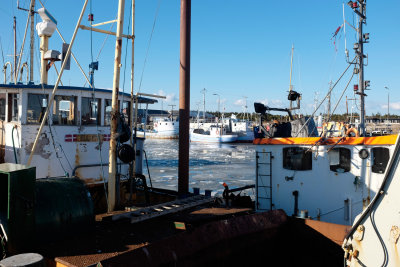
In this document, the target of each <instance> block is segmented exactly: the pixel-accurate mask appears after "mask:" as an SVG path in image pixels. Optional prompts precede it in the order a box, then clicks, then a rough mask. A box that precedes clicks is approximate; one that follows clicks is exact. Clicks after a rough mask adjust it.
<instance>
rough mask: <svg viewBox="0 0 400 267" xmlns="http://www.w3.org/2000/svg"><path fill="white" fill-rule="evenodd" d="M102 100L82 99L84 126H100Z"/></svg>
mask: <svg viewBox="0 0 400 267" xmlns="http://www.w3.org/2000/svg"><path fill="white" fill-rule="evenodd" d="M99 111H100V99H99V98H92V97H82V103H81V113H82V117H81V120H82V121H81V123H82V125H100V112H99Z"/></svg>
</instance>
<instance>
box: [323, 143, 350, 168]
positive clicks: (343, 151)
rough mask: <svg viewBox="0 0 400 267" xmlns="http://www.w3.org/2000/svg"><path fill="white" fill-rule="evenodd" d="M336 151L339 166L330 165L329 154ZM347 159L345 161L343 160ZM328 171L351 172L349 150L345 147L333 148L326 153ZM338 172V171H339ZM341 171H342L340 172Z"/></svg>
mask: <svg viewBox="0 0 400 267" xmlns="http://www.w3.org/2000/svg"><path fill="white" fill-rule="evenodd" d="M336 151H338V153H339V164H335V165H332V163H331V162H332V161H331V156H330V155H329V153H333V152H336ZM345 157H347V161H346V160H345V159H344V158H345ZM328 159H329V169H330V170H331V171H333V172H336V173H345V172H350V171H351V150H350V149H348V148H345V147H334V148H332V149H331V150H330V151H329V152H328ZM339 170H340V171H339ZM341 170H343V171H341Z"/></svg>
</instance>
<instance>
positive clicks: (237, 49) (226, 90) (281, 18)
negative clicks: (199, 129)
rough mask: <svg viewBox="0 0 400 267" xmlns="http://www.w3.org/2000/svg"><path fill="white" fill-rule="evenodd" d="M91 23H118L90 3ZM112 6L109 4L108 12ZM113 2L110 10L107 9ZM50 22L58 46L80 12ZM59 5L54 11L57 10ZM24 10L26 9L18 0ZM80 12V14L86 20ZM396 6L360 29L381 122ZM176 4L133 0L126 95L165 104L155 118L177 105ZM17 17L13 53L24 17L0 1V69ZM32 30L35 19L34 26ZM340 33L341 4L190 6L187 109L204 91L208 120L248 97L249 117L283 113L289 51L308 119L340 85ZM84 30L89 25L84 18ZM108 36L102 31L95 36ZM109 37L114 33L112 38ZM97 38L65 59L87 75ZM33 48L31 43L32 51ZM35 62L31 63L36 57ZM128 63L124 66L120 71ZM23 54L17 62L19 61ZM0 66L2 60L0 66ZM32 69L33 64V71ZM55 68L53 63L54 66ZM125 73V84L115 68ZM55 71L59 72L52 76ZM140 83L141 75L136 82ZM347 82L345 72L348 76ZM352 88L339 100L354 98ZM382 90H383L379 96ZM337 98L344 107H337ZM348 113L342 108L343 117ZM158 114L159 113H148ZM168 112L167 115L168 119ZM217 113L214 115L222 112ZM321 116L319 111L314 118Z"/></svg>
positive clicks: (102, 65) (394, 60)
mask: <svg viewBox="0 0 400 267" xmlns="http://www.w3.org/2000/svg"><path fill="white" fill-rule="evenodd" d="M92 1H93V2H92V13H93V14H94V19H95V23H98V22H103V21H108V20H111V19H114V18H115V16H116V14H117V4H116V2H117V1H105V0H92ZM112 2H113V3H112ZM114 2H115V3H114ZM43 3H44V4H45V6H46V7H47V9H48V10H49V11H50V13H51V14H52V15H53V16H54V17H55V18H56V19H57V20H58V27H59V29H60V31H61V32H62V34H63V35H64V37H65V39H66V40H70V39H71V37H72V33H73V29H74V27H75V24H76V22H77V19H78V15H79V13H80V10H81V8H82V5H83V1H78V0H70V1H54V0H53V1H51V0H47V1H43ZM61 3H62V4H61ZM20 5H21V6H23V7H25V8H27V7H28V5H29V1H28V0H20ZM158 7H159V11H158V16H157V19H156V25H155V29H154V33H153V37H152V41H151V44H150V48H149V53H148V57H147V61H146V66H145V68H143V67H144V61H145V55H146V51H147V48H148V44H149V38H150V34H151V30H152V26H153V22H154V19H155V14H156V10H157V8H158ZM129 9H130V2H129V1H126V11H127V12H126V16H125V24H124V25H125V26H124V32H125V33H127V32H128V26H130V27H131V25H128V24H129V23H128V21H129V13H128V11H129ZM89 10H90V6H89V5H88V7H87V11H86V14H88V13H90V11H89ZM398 10H400V1H397V0H389V1H385V2H384V3H382V2H381V1H368V6H367V25H366V27H365V29H364V32H369V33H370V43H369V44H366V45H365V53H366V54H368V66H367V67H366V68H365V79H366V80H370V81H371V90H370V91H368V92H367V94H368V97H367V98H366V110H367V114H371V113H377V112H380V113H382V114H385V113H386V112H387V95H388V93H389V94H390V112H391V113H396V114H400V91H399V90H398V89H399V88H398V87H399V86H398V82H397V77H398V76H399V74H400V67H399V64H398V62H400V54H399V52H398V51H397V49H398V48H399V47H400V37H399V28H400V21H399V20H398V19H396V18H397V16H398V14H396V12H398ZM179 12H180V1H179V0H161V1H160V0H136V22H135V24H136V25H135V29H136V40H135V91H137V90H138V89H139V85H140V81H141V85H140V91H141V92H146V93H156V94H164V95H166V96H167V100H165V101H163V104H162V106H163V108H164V109H167V108H168V109H170V107H168V105H172V104H174V105H178V104H179V100H178V99H179V23H180V18H179V15H180V13H179ZM345 14H346V19H347V21H349V22H350V23H353V21H354V20H355V16H353V12H352V11H351V9H350V8H348V7H347V6H346V7H345ZM14 15H15V16H17V27H18V34H17V36H18V43H19V44H20V43H21V40H22V37H23V33H24V27H25V23H26V12H24V11H20V10H17V9H16V0H2V5H1V6H0V23H1V25H2V26H1V28H0V38H1V47H2V51H3V54H4V57H5V60H6V61H7V60H11V57H10V56H8V55H11V54H12V53H13V51H12V49H13V44H12V17H13V16H14ZM39 20H40V19H39ZM342 23H343V17H342V2H341V1H332V0H325V1H316V0H308V1H291V0H288V1H265V0H248V1H238V0H230V1H228V0H201V1H192V40H191V41H192V51H191V109H193V110H195V109H197V105H198V103H200V102H201V107H202V99H203V95H202V94H201V92H200V91H201V90H202V89H203V88H206V90H207V92H206V109H207V110H210V111H216V110H217V108H218V96H215V95H213V94H219V95H220V100H221V107H222V106H225V110H226V111H242V106H243V102H244V99H245V98H244V97H247V105H248V106H249V111H253V110H254V108H253V103H254V102H263V103H265V104H267V105H269V106H277V107H286V106H288V101H287V100H286V99H287V90H288V88H289V72H290V51H291V46H292V44H293V45H294V47H295V50H294V51H295V52H294V64H293V80H292V83H293V86H294V90H297V91H299V92H301V93H302V95H303V100H302V109H301V110H300V112H301V113H308V114H310V113H311V112H312V111H313V106H314V102H315V98H317V99H318V100H319V101H321V100H322V99H323V98H324V97H325V95H326V93H327V91H328V89H329V82H330V81H331V80H332V81H333V82H335V81H336V79H337V78H338V77H339V76H340V74H341V72H342V71H343V70H344V69H345V67H346V62H345V54H344V40H345V36H344V34H343V32H341V33H340V34H339V35H338V38H337V39H336V49H337V50H335V46H334V45H333V40H331V37H332V34H333V32H334V31H335V30H336V28H337V27H338V26H339V25H341V24H342ZM83 24H85V25H88V22H87V15H85V17H84V20H83ZM101 28H102V29H105V30H108V29H109V28H110V25H105V26H102V27H101ZM112 30H113V31H115V27H113V29H112ZM104 39H105V35H103V34H99V33H93V39H92V42H91V41H90V32H88V31H82V30H81V31H79V33H78V37H77V40H76V42H75V44H74V47H73V52H74V53H75V55H76V57H77V58H78V60H79V61H80V63H81V65H82V66H83V67H84V69H85V71H88V65H89V63H90V62H91V43H92V50H93V57H94V59H96V57H97V55H98V53H99V50H100V48H101V46H102V43H103V41H104ZM346 40H347V47H348V49H349V50H350V57H352V56H353V51H352V47H353V43H354V42H355V41H356V39H355V32H354V30H352V29H351V28H350V27H346ZM35 44H36V47H37V45H38V41H36V43H35ZM126 44H127V43H126V41H124V42H123V52H124V53H123V57H122V62H123V67H122V72H121V85H120V87H121V88H123V89H124V90H125V91H126V92H129V91H130V68H129V66H130V58H131V56H130V50H131V48H130V44H129V47H128V53H127V54H125V49H126ZM114 45H115V38H114V37H109V38H108V39H107V41H106V44H105V46H104V48H103V50H102V53H101V54H100V57H99V71H98V72H96V74H95V85H96V87H101V88H111V87H112V75H113V73H112V72H113V58H114ZM49 46H50V48H51V49H56V50H61V41H60V38H59V37H58V36H57V33H55V34H54V35H53V37H52V38H51V39H50V45H49ZM36 55H37V56H36V58H38V53H36ZM125 57H127V61H126V62H127V64H125ZM26 59H27V54H25V55H24V56H23V61H25V60H26ZM0 62H1V63H2V62H3V58H2V57H1V58H0ZM36 64H37V63H36ZM57 64H59V63H57ZM125 65H127V68H126V72H125V73H126V74H125V84H123V81H124V67H125ZM59 66H60V65H58V67H59ZM35 72H36V76H35V81H36V82H37V81H38V80H39V75H37V73H39V71H38V65H36V68H35ZM142 73H143V75H142ZM349 73H350V72H349ZM56 78H57V77H56V74H55V72H54V70H51V71H50V74H49V83H50V84H53V83H54V81H55V80H56ZM349 78H350V75H346V76H345V77H344V78H343V80H342V81H341V82H340V83H339V84H338V85H337V87H336V88H335V90H334V92H333V95H332V103H333V104H332V105H333V106H334V105H335V104H336V101H337V100H338V99H339V97H340V95H341V94H342V90H343V89H344V87H345V85H346V83H347V82H348V80H349ZM62 81H63V82H64V84H71V85H77V86H83V85H84V84H85V80H84V78H83V76H82V74H81V73H80V71H79V70H78V68H77V67H76V65H75V63H73V62H72V68H71V70H70V71H67V72H65V73H64V76H63V79H62ZM357 82H358V81H357V79H353V81H352V82H351V84H350V86H349V88H348V89H347V91H346V93H345V94H344V95H345V96H347V97H348V98H354V95H353V93H352V85H353V84H355V83H357ZM385 86H386V87H388V88H389V90H386V89H385ZM344 98H345V97H344ZM351 106H354V109H353V110H354V111H357V105H354V104H352V103H349V107H350V108H351ZM152 108H161V103H160V104H157V105H154V106H152ZM176 108H177V106H175V109H176ZM221 109H222V108H221ZM324 111H325V105H324V106H323V108H321V109H320V110H319V111H318V113H320V112H324ZM337 112H338V113H344V112H346V108H345V101H343V100H342V101H341V102H340V104H339V106H338V109H337Z"/></svg>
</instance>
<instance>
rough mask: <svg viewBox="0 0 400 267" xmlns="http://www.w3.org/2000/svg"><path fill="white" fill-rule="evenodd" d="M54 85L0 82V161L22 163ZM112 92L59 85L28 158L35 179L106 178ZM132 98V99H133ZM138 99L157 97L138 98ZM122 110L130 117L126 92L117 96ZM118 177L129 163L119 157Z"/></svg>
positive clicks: (138, 164)
mask: <svg viewBox="0 0 400 267" xmlns="http://www.w3.org/2000/svg"><path fill="white" fill-rule="evenodd" d="M52 90H53V86H49V85H42V84H40V85H32V84H31V85H24V84H16V85H15V84H2V85H0V127H1V136H0V142H1V143H0V144H1V149H0V162H11V163H20V164H26V163H27V160H28V158H29V155H30V153H31V149H32V147H33V143H34V140H35V138H36V134H37V132H38V129H39V126H40V123H41V121H42V120H43V119H44V118H43V116H44V114H45V111H46V108H47V103H49V97H50V96H51V93H52ZM111 93H112V92H111V90H105V89H92V88H84V87H72V86H59V87H58V91H57V93H56V95H55V98H54V102H53V105H52V107H51V108H50V115H49V117H48V119H47V122H46V126H45V127H44V128H43V131H42V133H41V136H40V138H39V143H38V146H37V149H36V151H35V152H34V156H33V159H32V164H31V165H33V166H36V177H37V178H45V177H59V176H69V177H70V176H76V177H79V178H81V179H82V180H84V181H85V182H86V183H88V184H91V183H99V182H103V181H104V180H107V177H108V153H109V141H110V138H111V136H110V121H111ZM135 99H136V98H135ZM138 102H139V103H146V104H153V103H155V102H157V100H154V99H150V98H143V97H139V98H138ZM119 106H120V112H121V114H123V118H124V120H125V122H126V123H127V124H128V123H129V119H130V116H131V114H130V110H132V108H131V103H130V95H129V94H125V93H120V94H119ZM136 145H137V155H136V158H137V161H136V172H137V173H142V171H141V168H142V163H141V161H142V158H141V155H142V147H143V139H140V138H139V139H137V143H136ZM118 164H119V166H120V168H118V170H119V172H120V173H119V174H120V177H121V179H124V178H127V177H128V164H125V163H123V162H122V161H120V160H118Z"/></svg>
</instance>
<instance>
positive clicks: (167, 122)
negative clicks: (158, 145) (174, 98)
mask: <svg viewBox="0 0 400 267" xmlns="http://www.w3.org/2000/svg"><path fill="white" fill-rule="evenodd" d="M137 136H140V137H145V138H149V139H178V138H179V120H173V119H171V118H157V119H155V121H154V122H153V125H152V127H151V128H150V129H146V127H144V129H138V131H137Z"/></svg>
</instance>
